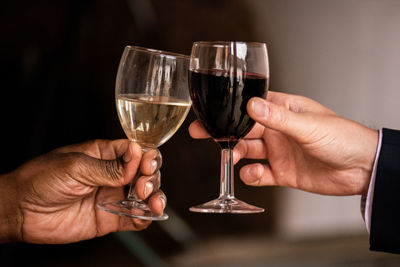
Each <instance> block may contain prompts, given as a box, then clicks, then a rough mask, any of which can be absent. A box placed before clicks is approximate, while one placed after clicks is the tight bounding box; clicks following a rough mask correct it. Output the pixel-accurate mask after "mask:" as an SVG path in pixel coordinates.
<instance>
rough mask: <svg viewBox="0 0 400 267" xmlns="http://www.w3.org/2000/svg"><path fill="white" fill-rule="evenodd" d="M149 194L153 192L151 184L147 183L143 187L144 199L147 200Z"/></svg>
mask: <svg viewBox="0 0 400 267" xmlns="http://www.w3.org/2000/svg"><path fill="white" fill-rule="evenodd" d="M151 192H153V184H152V183H151V182H147V183H146V184H145V186H144V197H145V198H147V197H148V196H149V195H150V194H151Z"/></svg>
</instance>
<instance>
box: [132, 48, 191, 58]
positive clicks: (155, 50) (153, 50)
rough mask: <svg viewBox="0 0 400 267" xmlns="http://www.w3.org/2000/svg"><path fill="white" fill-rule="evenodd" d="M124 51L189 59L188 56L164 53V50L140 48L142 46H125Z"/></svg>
mask: <svg viewBox="0 0 400 267" xmlns="http://www.w3.org/2000/svg"><path fill="white" fill-rule="evenodd" d="M125 49H129V50H137V51H142V52H147V53H151V54H158V55H164V56H170V57H176V58H186V59H190V56H188V55H184V54H179V53H174V52H169V51H164V50H158V49H154V48H147V47H142V46H135V45H127V46H126V47H125Z"/></svg>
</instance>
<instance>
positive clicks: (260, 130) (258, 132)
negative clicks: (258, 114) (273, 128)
mask: <svg viewBox="0 0 400 267" xmlns="http://www.w3.org/2000/svg"><path fill="white" fill-rule="evenodd" d="M264 131H265V127H264V126H263V125H261V124H259V123H257V122H256V124H254V126H253V128H252V129H251V131H250V132H249V133H248V134H247V135H246V136H245V137H244V139H254V138H261V137H263V135H264Z"/></svg>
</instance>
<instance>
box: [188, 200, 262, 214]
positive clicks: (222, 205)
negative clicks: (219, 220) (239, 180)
mask: <svg viewBox="0 0 400 267" xmlns="http://www.w3.org/2000/svg"><path fill="white" fill-rule="evenodd" d="M189 210H190V211H192V212H201V213H234V214H248V213H261V212H264V209H263V208H259V207H256V206H253V205H250V204H247V203H245V202H243V201H241V200H238V199H236V198H217V199H214V200H212V201H209V202H207V203H204V204H201V205H197V206H194V207H190V208H189Z"/></svg>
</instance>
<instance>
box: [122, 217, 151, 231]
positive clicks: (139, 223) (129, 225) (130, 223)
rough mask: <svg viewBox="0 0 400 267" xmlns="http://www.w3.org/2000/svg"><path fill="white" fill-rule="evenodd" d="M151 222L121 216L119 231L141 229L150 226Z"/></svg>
mask: <svg viewBox="0 0 400 267" xmlns="http://www.w3.org/2000/svg"><path fill="white" fill-rule="evenodd" d="M138 215H139V214H138ZM114 216H115V215H114ZM150 224H151V221H150V220H141V219H138V218H130V217H124V216H119V226H118V230H117V231H119V232H122V231H141V230H144V229H146V228H147V227H149V226H150Z"/></svg>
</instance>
